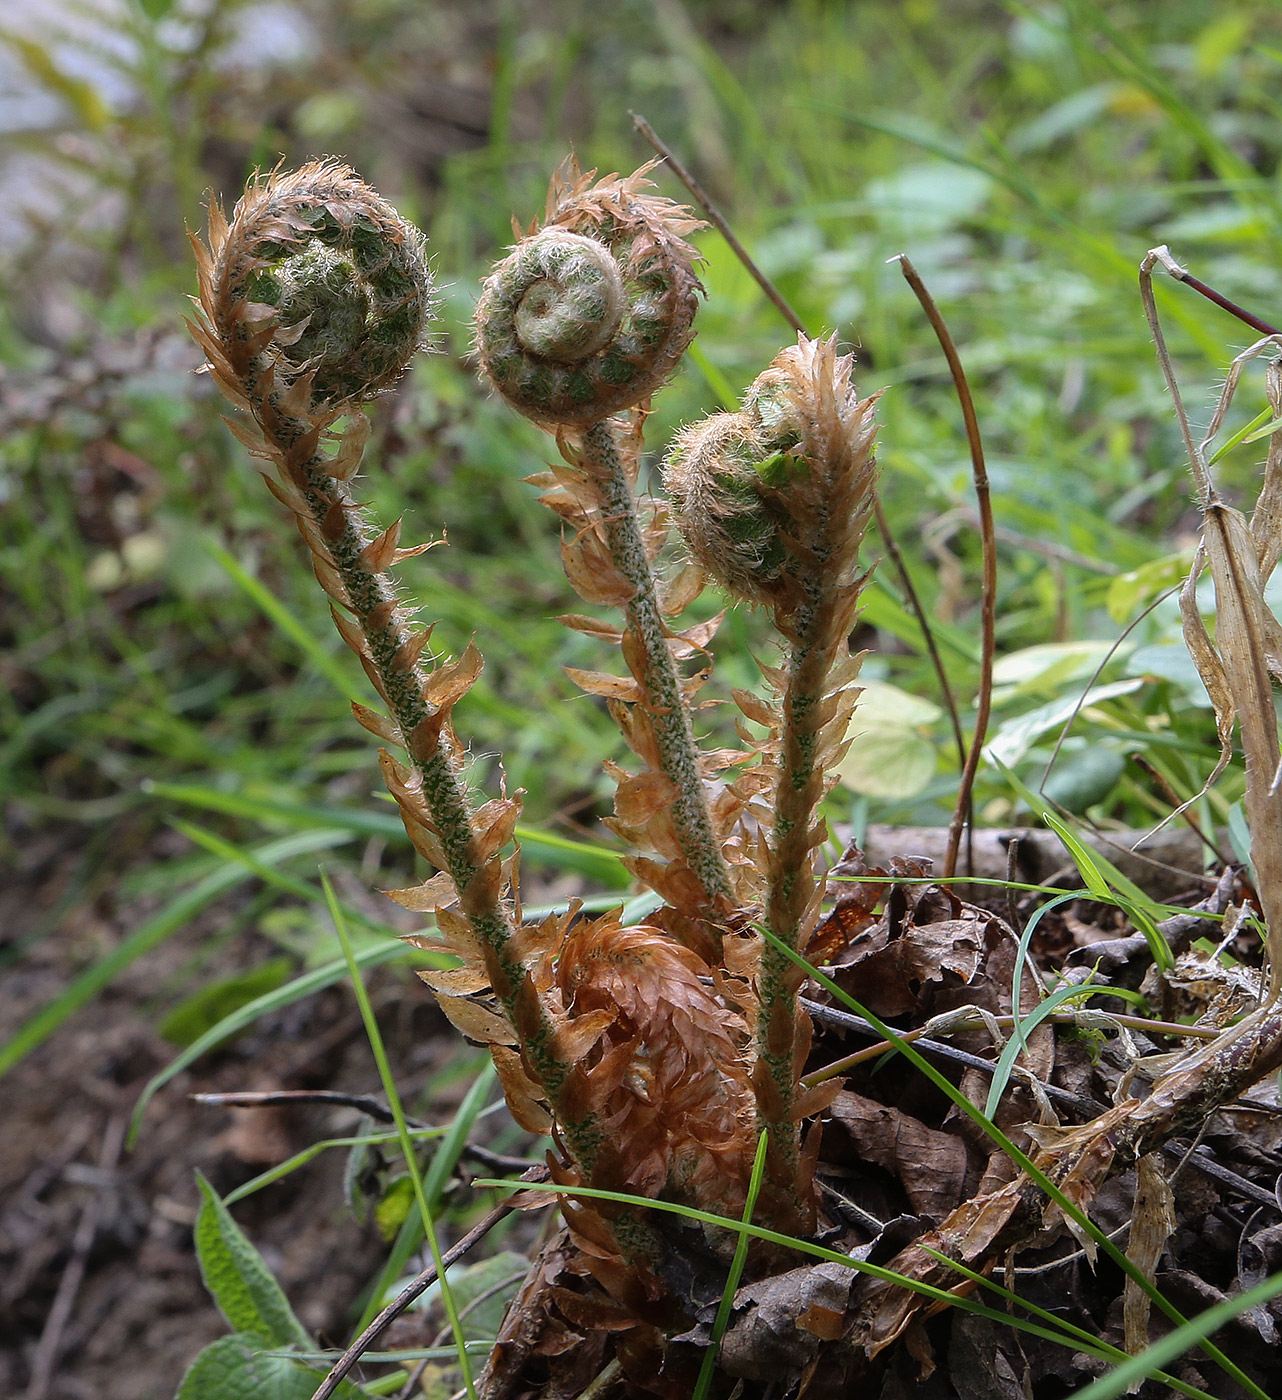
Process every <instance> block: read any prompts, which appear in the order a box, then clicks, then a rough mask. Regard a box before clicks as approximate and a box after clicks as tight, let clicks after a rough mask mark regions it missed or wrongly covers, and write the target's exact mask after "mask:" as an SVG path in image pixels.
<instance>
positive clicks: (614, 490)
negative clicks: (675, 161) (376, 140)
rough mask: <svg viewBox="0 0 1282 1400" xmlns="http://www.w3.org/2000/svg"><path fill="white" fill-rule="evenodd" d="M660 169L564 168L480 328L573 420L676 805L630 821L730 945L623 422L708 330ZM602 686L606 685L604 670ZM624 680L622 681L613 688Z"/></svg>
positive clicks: (641, 719)
mask: <svg viewBox="0 0 1282 1400" xmlns="http://www.w3.org/2000/svg"><path fill="white" fill-rule="evenodd" d="M649 168H650V167H648V166H647V167H644V168H643V169H641V170H638V171H637V172H635V173H634V174H633V175H630V176H628V177H626V178H624V179H620V178H619V177H618V176H613V175H612V176H607V177H606V178H605V179H603V180H598V181H596V182H595V183H593V180H594V176H595V172H588V173H587V174H586V175H585V174H581V173H580V172H579V170H578V167H577V166H576V165H574V164H573V163H572V162H571V163H567V165H565V166H563V167H562V169H561V170H560V171H559V172H558V173H557V176H556V177H555V178H554V180H553V182H552V187H551V190H550V193H549V196H548V207H547V214H546V218H545V222H544V225H543V226H542V227H541V228H538V227H535V228H532V229H531V231H530V232H529V234H528V235H527V236H526V237H525V238H523V239H521V240H520V241H519V242H518V243H517V245H516V246H515V248H514V249H513V250H512V251H511V253H510V254H509V256H508V257H507V258H506V259H504V260H503V261H502V262H501V263H499V264H498V266H497V267H496V268H495V269H494V271H493V272H492V273H491V275H490V277H489V279H488V280H487V282H486V284H485V287H484V289H483V291H482V294H481V298H480V301H479V303H478V306H477V312H476V341H477V349H478V354H479V358H480V360H481V364H482V368H483V369H484V371H485V373H486V374H487V375H488V377H489V379H490V381H491V382H492V384H493V385H494V387H495V388H496V389H497V390H498V392H499V393H500V394H501V395H502V396H503V397H504V398H505V399H506V400H507V401H508V402H509V403H510V404H511V405H512V406H513V407H514V408H516V409H518V410H519V411H520V412H521V413H523V414H524V415H525V416H526V417H528V418H530V419H531V420H533V421H534V422H536V423H538V424H539V425H540V426H541V427H543V428H545V429H547V430H548V431H550V432H555V433H557V435H558V438H559V439H560V441H561V443H562V450H563V452H564V454H565V456H566V459H567V461H568V462H569V463H570V466H571V468H572V471H573V475H572V476H571V475H567V474H566V473H564V472H559V473H558V474H557V476H556V489H555V490H553V491H551V492H549V493H548V494H547V495H546V496H545V497H544V499H545V501H546V502H547V503H548V504H549V505H551V506H552V507H553V508H554V509H555V510H557V511H558V512H559V513H561V514H562V515H563V516H564V518H565V519H566V520H567V521H568V522H569V523H570V524H571V525H572V526H573V527H574V528H575V530H576V531H577V535H576V539H575V540H574V541H573V542H572V543H571V544H569V545H567V546H566V550H565V553H566V564H567V571H568V572H569V573H570V576H571V581H572V582H573V583H574V585H575V587H576V588H577V589H578V590H579V591H580V592H581V593H583V594H584V596H585V597H588V598H589V599H590V601H595V602H607V601H608V602H614V603H621V604H622V605H623V607H624V610H625V613H626V616H627V628H626V630H625V632H624V633H622V634H621V635H620V637H619V642H620V644H621V646H622V648H623V652H624V656H625V658H626V660H627V664H628V667H629V670H630V671H631V673H632V678H633V681H634V682H635V690H634V692H632V693H630V694H628V695H626V696H624V697H622V698H621V695H620V692H619V690H618V689H617V688H614V690H613V695H612V699H613V700H614V701H615V702H616V703H615V712H616V718H617V719H618V720H619V722H620V725H621V727H622V728H623V729H624V733H625V737H627V739H628V742H629V744H630V746H631V747H632V748H633V750H634V752H636V753H637V754H638V755H639V756H640V757H641V758H642V760H643V762H645V763H646V765H647V767H648V768H649V769H650V771H651V772H652V773H653V774H654V775H656V779H657V781H658V782H659V783H660V784H661V785H662V784H665V783H666V787H664V793H665V795H666V798H667V800H666V801H665V802H663V803H661V804H659V805H660V806H661V807H662V809H663V810H662V811H661V812H660V811H658V810H657V809H656V810H655V811H654V812H652V813H651V814H650V816H649V817H648V818H647V822H644V823H641V824H640V825H639V826H634V827H633V828H632V830H631V831H630V832H629V833H626V834H627V835H629V836H633V835H637V834H640V832H641V828H642V827H644V835H645V837H646V839H647V840H648V841H649V843H650V844H651V845H652V846H653V847H654V848H655V849H657V850H658V851H659V852H660V853H661V854H662V855H664V856H666V857H668V860H669V865H668V866H667V867H664V869H663V870H662V871H656V870H655V869H652V868H650V867H647V873H646V874H645V875H644V878H646V879H647V880H648V881H650V882H651V883H652V884H655V887H656V888H657V889H659V892H660V893H661V894H664V895H665V898H668V897H669V894H670V890H671V889H673V888H675V887H676V886H677V885H678V884H681V883H684V885H685V887H686V888H687V889H689V887H690V886H691V884H693V887H694V889H695V891H696V892H697V899H696V900H695V903H697V904H698V905H700V906H701V908H702V911H703V913H702V915H701V916H700V917H698V918H694V919H684V920H681V919H678V918H677V917H676V916H674V919H673V932H674V933H675V934H676V936H678V937H681V938H684V939H688V940H689V941H690V942H691V943H692V945H693V946H696V947H698V948H699V949H700V951H702V952H704V953H705V954H706V955H709V956H715V955H716V954H718V953H719V951H720V939H721V933H720V927H719V926H720V925H721V924H723V923H724V922H725V921H726V920H727V919H728V918H729V917H730V915H731V913H732V911H733V910H734V909H735V908H736V907H737V904H738V901H737V899H736V897H735V889H734V885H733V882H732V879H731V876H730V873H729V871H728V868H727V865H726V861H725V858H724V855H723V850H722V841H723V833H722V832H720V831H719V830H718V829H717V826H716V824H715V823H714V821H713V819H712V816H711V814H710V811H709V805H708V797H707V792H706V790H705V778H706V776H707V769H706V765H705V763H704V762H703V761H702V759H701V757H700V755H699V753H698V751H697V749H696V747H695V743H694V737H693V732H692V730H691V725H690V716H689V706H688V696H687V693H686V691H685V689H684V687H683V682H682V680H681V677H680V676H679V674H678V672H677V669H676V666H675V663H674V660H673V654H672V647H673V645H674V644H679V643H677V642H676V634H674V633H673V632H671V631H670V630H669V628H668V627H667V625H666V623H665V621H664V618H663V615H662V613H661V611H660V606H659V599H658V595H657V591H656V587H655V581H654V575H653V572H652V570H651V565H650V559H651V558H652V557H653V553H654V550H655V548H657V543H656V533H655V532H654V531H652V532H651V534H650V536H649V537H648V538H647V533H646V531H645V530H643V528H642V526H641V523H640V521H639V519H638V516H637V511H636V504H635V500H634V496H633V486H634V480H635V474H636V465H637V462H636V458H637V451H636V447H637V444H636V443H635V442H633V441H631V440H629V438H627V437H626V436H624V435H623V432H622V429H621V428H620V426H619V425H618V424H617V423H614V422H611V421H610V420H611V415H613V414H617V413H620V412H622V411H623V410H626V409H633V408H643V407H644V406H645V405H646V404H647V403H648V401H649V398H650V396H651V394H652V393H653V392H654V391H655V389H657V388H658V387H659V386H660V385H661V384H662V383H663V382H664V381H665V380H666V379H667V378H668V377H669V375H670V374H671V373H672V371H673V369H674V368H675V366H676V364H677V362H678V361H679V360H680V358H681V356H682V355H683V354H684V353H685V351H686V349H687V348H688V346H689V344H690V341H691V339H692V338H693V334H694V313H695V309H696V307H697V304H698V297H699V294H700V292H701V290H702V289H701V287H700V285H699V282H698V279H697V277H696V276H695V271H694V268H695V262H696V254H695V251H694V249H693V248H692V247H691V246H690V245H689V244H688V243H687V242H686V240H685V235H686V234H688V233H690V232H691V231H692V230H693V229H695V228H698V227H699V223H698V221H697V220H695V219H694V218H692V217H691V216H690V213H689V211H688V210H686V209H684V208H683V207H682V206H680V205H677V204H674V203H672V202H671V201H670V200H667V199H663V198H660V197H658V196H655V195H653V194H650V193H648V186H649V181H648V180H646V179H645V174H646V171H647V170H648V169H649ZM595 683H601V684H605V683H603V682H593V681H591V680H589V684H590V685H591V684H595ZM610 690H611V687H610V686H609V685H608V684H606V689H605V690H603V691H601V692H600V693H609V692H610ZM624 699H627V700H629V701H632V702H633V703H632V706H631V710H630V711H626V710H625V709H624V708H622V704H623V700H624ZM625 777H626V775H625ZM621 791H622V789H621ZM623 805H626V803H625V804H623ZM616 808H618V809H619V810H620V815H622V810H621V805H620V804H618V803H616ZM674 862H675V863H676V864H678V865H679V866H680V867H681V869H680V870H679V871H678V870H674V869H673V868H672V865H673V863H674ZM651 866H653V863H651ZM656 875H657V876H658V880H659V882H658V883H655V878H654V877H655V876H656ZM665 884H666V885H667V886H668V888H664V885H665ZM680 902H682V901H676V900H671V899H670V903H680ZM684 903H685V904H686V905H689V904H690V903H691V901H690V900H689V899H688V898H687V899H685V900H684ZM678 922H680V923H681V927H680V928H678V927H677V926H676V925H677V923H678Z"/></svg>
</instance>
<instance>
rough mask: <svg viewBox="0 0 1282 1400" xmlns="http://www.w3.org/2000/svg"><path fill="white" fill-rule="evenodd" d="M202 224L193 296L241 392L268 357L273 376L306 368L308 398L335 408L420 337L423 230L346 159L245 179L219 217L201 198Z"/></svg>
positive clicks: (295, 374) (382, 379)
mask: <svg viewBox="0 0 1282 1400" xmlns="http://www.w3.org/2000/svg"><path fill="white" fill-rule="evenodd" d="M209 234H210V249H209V251H210V254H211V255H212V257H211V258H210V259H209V262H208V267H207V268H206V269H203V270H202V279H201V299H200V300H201V306H202V309H203V310H204V312H205V314H206V316H207V318H208V320H209V322H210V329H211V330H212V331H213V333H214V335H215V336H216V338H217V341H218V344H219V346H220V348H221V350H222V354H223V357H224V358H225V360H226V362H227V367H228V369H229V370H230V372H231V375H232V377H233V382H234V384H235V386H236V387H237V388H238V389H239V390H240V391H241V393H248V394H249V395H250V396H251V397H252V394H253V390H254V386H255V385H256V384H257V383H258V381H259V380H260V379H261V377H262V375H263V374H264V372H265V371H266V370H267V369H268V367H269V366H270V367H271V368H272V369H273V370H274V379H275V382H276V385H277V387H278V388H282V389H283V388H284V387H285V386H286V385H287V384H290V383H293V382H295V381H297V380H298V379H299V378H300V377H301V376H303V375H310V376H311V386H310V387H311V399H312V403H311V405H310V406H311V407H313V408H319V407H320V406H321V405H327V406H330V407H332V408H335V409H337V408H339V407H340V406H342V405H345V404H349V403H352V402H363V401H364V400H367V399H371V398H373V397H375V395H377V394H379V393H381V392H382V391H383V390H384V389H386V388H388V387H390V386H391V385H392V384H393V383H395V381H396V380H397V379H398V378H400V376H401V374H402V372H403V371H404V369H405V367H406V365H407V364H408V363H409V361H410V359H411V358H412V357H413V355H414V354H415V352H416V351H418V350H420V349H421V348H423V346H424V344H425V342H426V327H427V324H428V320H429V318H430V316H431V314H432V309H433V305H434V301H435V298H434V295H433V290H432V277H431V272H430V271H429V269H428V266H427V259H426V255H425V251H424V240H423V236H422V234H421V233H419V231H418V230H417V229H416V228H414V227H413V225H411V224H408V223H406V222H405V220H404V219H402V218H401V216H400V215H399V214H398V213H397V212H396V210H395V209H393V208H392V206H391V205H390V204H389V203H388V202H387V201H386V200H385V199H383V198H382V196H381V195H379V194H378V193H377V192H376V191H375V190H373V189H371V188H370V186H369V185H367V184H365V183H364V182H363V181H362V180H360V179H359V178H358V177H357V175H356V174H355V173H354V172H353V171H352V170H351V169H350V168H349V167H347V166H345V165H342V164H340V163H338V162H336V161H313V162H312V163H310V164H308V165H305V166H303V167H302V168H301V169H300V170H297V171H294V172H292V173H290V174H284V175H280V174H276V175H272V176H269V177H267V178H258V179H255V180H254V181H253V182H251V184H250V185H249V187H248V189H247V190H246V191H245V194H244V196H243V197H242V199H241V200H240V202H239V203H238V204H237V206H236V209H235V213H234V215H233V217H232V221H231V223H230V225H229V224H228V223H227V221H226V220H225V219H224V218H223V217H222V213H221V211H220V210H218V209H217V207H216V206H215V207H213V208H211V210H210V229H209ZM206 348H208V347H206ZM214 367H215V370H217V368H218V366H217V364H216V363H215V366H214Z"/></svg>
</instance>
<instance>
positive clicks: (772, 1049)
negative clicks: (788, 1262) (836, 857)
mask: <svg viewBox="0 0 1282 1400" xmlns="http://www.w3.org/2000/svg"><path fill="white" fill-rule="evenodd" d="M850 371H851V361H850V358H849V357H848V356H847V357H839V356H838V355H837V353H836V350H835V345H834V342H833V341H832V340H826V341H813V340H809V339H808V338H806V337H805V336H800V337H799V338H798V342H797V345H796V346H795V347H790V348H789V349H787V350H784V351H783V352H781V353H780V354H779V355H778V356H777V357H776V359H775V360H774V362H773V364H772V365H771V366H770V368H769V369H767V370H766V372H765V373H764V374H763V375H761V376H760V377H759V378H758V379H757V380H756V381H755V382H754V383H753V384H752V386H751V387H750V388H749V390H748V392H747V394H746V396H745V399H744V407H743V409H742V410H741V411H740V412H738V413H736V414H719V415H716V416H714V417H713V418H711V419H708V420H706V421H705V422H704V423H701V424H696V425H695V426H693V427H691V428H688V429H686V430H685V431H684V432H683V433H682V434H681V436H680V437H679V438H678V440H677V443H676V444H675V446H674V450H673V452H672V454H671V455H670V457H669V460H668V464H667V480H668V485H669V489H670V491H671V493H672V496H673V500H674V509H675V511H676V516H677V522H678V525H679V527H680V528H681V530H682V533H683V534H684V535H685V538H686V540H687V542H688V543H689V545H690V548H691V550H692V552H693V553H694V555H695V557H696V559H698V560H699V562H700V563H702V564H703V565H704V566H705V567H706V568H707V569H708V570H709V572H711V573H712V574H713V575H714V576H715V577H717V578H719V579H720V580H721V581H722V582H723V583H724V584H725V586H726V587H727V588H728V589H730V590H731V591H732V592H733V593H735V594H736V595H737V596H739V597H741V598H744V599H745V600H747V601H751V602H757V603H764V604H766V605H768V606H769V607H770V608H771V610H772V613H773V615H774V621H775V626H776V628H777V629H778V630H779V632H780V633H781V635H782V636H783V637H784V638H785V640H786V641H787V643H788V646H789V653H788V659H787V663H786V665H785V666H784V667H783V668H782V670H780V671H778V672H773V673H771V672H768V673H767V674H768V676H770V677H771V679H772V682H773V684H774V686H775V688H776V691H777V693H778V695H779V700H780V705H779V710H778V712H777V713H776V714H774V715H771V714H769V713H768V712H766V711H764V710H763V709H762V708H761V707H760V706H747V708H746V712H747V713H749V714H750V716H751V717H752V718H757V719H764V720H765V721H766V722H767V723H768V724H770V727H771V728H772V730H773V736H772V742H771V743H770V744H769V745H767V746H766V748H765V752H766V755H767V762H768V763H769V764H770V765H771V766H772V767H773V770H774V771H773V778H774V781H773V792H772V797H773V801H772V804H771V808H770V810H769V814H768V821H769V826H770V835H769V839H768V842H767V843H766V845H765V848H764V849H763V850H762V852H761V854H760V857H759V859H760V860H761V862H762V864H763V865H764V867H765V877H766V893H765V910H764V914H765V922H766V924H767V926H768V927H769V929H770V931H771V932H772V933H773V934H774V935H775V937H776V938H778V939H779V940H780V942H781V943H783V944H785V945H786V946H787V947H788V948H791V949H794V950H796V951H798V952H804V951H805V948H806V945H807V943H808V942H809V939H810V936H811V934H812V932H813V930H814V927H815V925H816V923H817V920H818V915H819V904H820V899H821V896H822V885H821V882H820V881H819V879H818V878H817V874H816V870H815V852H816V848H817V847H818V846H819V844H820V843H821V842H822V841H823V839H824V836H825V834H826V828H825V826H824V824H823V823H822V822H816V819H815V818H816V813H817V811H818V808H819V804H820V802H821V801H822V799H823V797H824V795H825V793H826V792H827V791H828V788H829V786H830V780H829V779H828V777H827V774H828V773H829V772H830V771H831V769H832V767H833V765H834V764H835V763H836V762H837V760H838V759H839V758H840V757H841V754H842V753H843V752H844V748H845V742H846V739H845V735H846V729H847V727H848V725H849V721H850V716H851V713H852V711H853V709H854V705H855V701H856V698H857V696H858V690H857V688H856V687H855V686H854V684H853V682H854V678H855V675H856V673H857V670H858V662H857V660H852V659H851V658H850V657H849V655H848V653H847V650H846V642H847V638H848V636H849V634H850V631H851V628H852V627H853V625H854V619H855V612H856V607H857V604H858V599H859V592H860V588H861V587H862V584H863V581H864V579H863V576H861V574H860V572H859V560H858V551H859V544H860V541H861V540H862V538H863V533H864V529H865V527H866V525H867V521H868V518H869V514H870V511H871V502H872V487H873V482H874V462H873V456H872V439H873V434H874V431H875V424H874V418H873V409H874V405H875V399H863V400H861V399H860V398H859V397H858V395H857V394H856V392H855V390H854V388H853V386H852V385H851V383H850ZM743 703H745V702H743V701H741V704H743ZM801 980H802V974H801V973H800V972H799V971H798V970H797V968H796V967H795V966H794V965H793V964H792V963H791V962H790V960H789V959H787V958H786V957H785V956H784V955H783V954H782V953H780V952H778V951H777V950H776V949H774V948H772V947H770V946H766V947H765V948H764V949H763V950H762V952H761V956H760V963H759V968H758V974H757V994H758V998H759V1008H758V1011H757V1025H756V1050H757V1063H756V1069H755V1071H754V1087H755V1090H756V1098H757V1113H758V1119H759V1122H760V1124H761V1126H763V1127H765V1128H767V1129H768V1130H769V1134H770V1143H771V1149H770V1157H769V1159H768V1172H769V1175H770V1178H771V1181H772V1183H773V1186H774V1188H775V1193H776V1195H779V1194H780V1193H782V1194H783V1195H784V1196H785V1197H787V1196H791V1198H792V1200H793V1202H794V1205H795V1207H796V1209H797V1211H798V1212H799V1215H800V1221H799V1223H804V1222H805V1221H806V1220H807V1219H809V1218H811V1217H812V1215H813V1207H812V1205H811V1204H810V1202H809V1201H808V1200H807V1199H806V1198H805V1196H804V1192H805V1185H804V1183H803V1182H802V1181H801V1177H802V1175H803V1172H802V1171H801V1162H800V1145H799V1125H800V1120H801V1118H802V1117H804V1116H805V1115H806V1114H808V1113H813V1112H814V1111H815V1110H816V1109H817V1108H818V1107H819V1106H821V1105H820V1104H819V1102H818V1101H817V1100H816V1099H814V1097H813V1096H812V1095H811V1094H810V1093H806V1094H802V1093H800V1092H799V1087H798V1080H799V1077H800V1073H801V1068H802V1062H803V1061H804V1058H805V1054H806V1051H807V1049H808V1046H809V1040H810V1037H809V1025H808V1021H807V1018H806V1017H805V1015H804V1013H803V1012H801V1011H800V1009H799V1007H798V1005H797V992H798V988H799V986H800V983H801ZM827 1092H828V1093H831V1092H832V1089H831V1086H829V1088H828V1089H827Z"/></svg>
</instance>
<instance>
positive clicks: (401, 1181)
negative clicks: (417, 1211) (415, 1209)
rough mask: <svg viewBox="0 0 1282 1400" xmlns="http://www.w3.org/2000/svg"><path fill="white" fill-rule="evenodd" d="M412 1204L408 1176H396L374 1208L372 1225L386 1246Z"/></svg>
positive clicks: (393, 1236)
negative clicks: (376, 1228)
mask: <svg viewBox="0 0 1282 1400" xmlns="http://www.w3.org/2000/svg"><path fill="white" fill-rule="evenodd" d="M413 1204H414V1183H413V1182H412V1181H411V1180H410V1178H409V1177H408V1176H398V1177H397V1178H396V1180H395V1181H391V1182H389V1183H388V1185H387V1189H386V1190H385V1191H384V1192H383V1195H382V1197H381V1199H380V1200H379V1202H378V1204H377V1205H376V1206H375V1207H374V1224H375V1225H377V1226H378V1232H379V1234H380V1235H382V1237H383V1238H384V1239H385V1240H386V1241H387V1243H388V1244H391V1242H392V1241H393V1240H394V1239H395V1238H396V1236H397V1233H398V1232H399V1230H400V1228H401V1226H402V1225H403V1224H404V1223H405V1217H406V1216H407V1215H408V1214H409V1213H410V1207H411V1206H412V1205H413Z"/></svg>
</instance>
